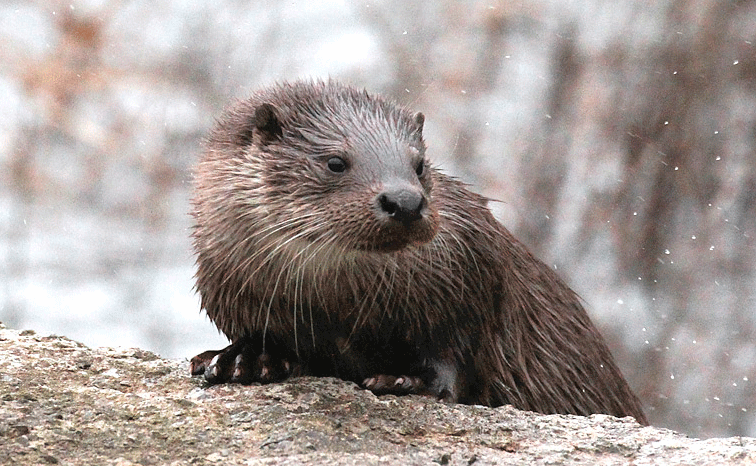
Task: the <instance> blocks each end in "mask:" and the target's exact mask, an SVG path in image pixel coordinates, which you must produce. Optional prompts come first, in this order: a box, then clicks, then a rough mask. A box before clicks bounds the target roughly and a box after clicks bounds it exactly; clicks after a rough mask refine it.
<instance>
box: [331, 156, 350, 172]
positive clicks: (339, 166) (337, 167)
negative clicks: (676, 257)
mask: <svg viewBox="0 0 756 466" xmlns="http://www.w3.org/2000/svg"><path fill="white" fill-rule="evenodd" d="M326 163H327V164H328V169H329V170H331V171H332V172H334V173H343V172H344V171H345V170H346V169H347V163H346V160H344V159H342V158H341V157H331V158H330V159H328V162H326Z"/></svg>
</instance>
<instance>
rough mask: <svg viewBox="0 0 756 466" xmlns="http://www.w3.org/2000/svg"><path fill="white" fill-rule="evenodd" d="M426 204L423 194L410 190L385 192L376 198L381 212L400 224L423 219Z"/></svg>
mask: <svg viewBox="0 0 756 466" xmlns="http://www.w3.org/2000/svg"><path fill="white" fill-rule="evenodd" d="M426 203H427V201H426V200H425V196H424V195H423V193H422V192H420V191H418V190H412V189H397V190H392V191H386V192H383V193H381V194H380V195H379V196H378V204H379V205H380V208H381V210H382V211H383V212H385V213H386V214H387V215H388V216H389V217H391V218H393V219H394V220H397V221H400V222H402V223H409V222H413V221H415V220H420V219H421V218H423V215H422V210H423V208H424V207H425V205H426Z"/></svg>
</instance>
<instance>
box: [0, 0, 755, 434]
mask: <svg viewBox="0 0 756 466" xmlns="http://www.w3.org/2000/svg"><path fill="white" fill-rule="evenodd" d="M755 47H756V1H747V0H742V1H722V0H698V1H682V0H679V1H673V0H657V1H654V2H648V1H645V0H626V1H622V2H617V1H609V0H574V1H568V0H565V1H557V0H530V1H527V2H526V1H490V2H484V1H472V0H468V1H456V0H455V1H451V0H441V1H436V2H422V3H421V2H406V1H398V0H383V1H380V0H379V1H375V2H354V3H351V2H344V1H337V0H327V1H322V2H306V1H286V2H279V1H257V2H248V1H234V0H217V1H215V2H211V3H207V2H198V1H195V2H186V1H179V0H160V1H154V0H150V1H146V0H134V1H129V2H125V1H117V0H90V1H65V2H63V1H57V0H44V1H43V0H38V1H29V0H27V1H22V2H13V1H10V0H0V96H1V98H0V321H3V322H4V323H5V324H6V325H7V326H9V327H13V328H17V329H26V328H31V329H34V330H36V331H37V332H39V333H55V334H62V335H66V336H68V337H71V338H74V339H76V340H79V341H82V342H84V343H86V344H87V345H90V346H101V345H108V346H115V345H121V346H138V347H142V348H146V349H150V350H153V351H156V352H157V353H159V354H161V355H163V356H165V357H171V358H186V357H191V356H193V355H194V354H196V353H198V352H201V351H204V350H206V349H210V348H220V347H222V346H224V345H225V344H226V341H225V339H224V338H222V337H221V336H219V335H218V333H217V332H216V330H215V329H214V327H213V326H212V324H211V323H210V322H209V321H208V320H207V318H205V317H204V314H202V313H200V310H199V304H198V298H197V296H196V295H195V294H194V292H193V290H192V285H193V279H192V276H193V258H192V252H191V244H190V241H189V228H190V224H191V218H190V216H189V215H188V213H187V212H188V211H189V198H190V188H191V166H192V165H193V164H194V163H195V161H196V160H197V157H198V155H199V153H200V140H201V138H202V136H203V135H204V134H206V132H207V131H208V129H209V127H210V126H211V125H212V124H213V121H214V120H213V119H214V117H217V116H218V115H219V113H220V112H221V110H222V109H223V107H224V106H225V105H226V104H227V103H228V102H229V101H230V99H232V98H234V97H238V98H242V97H245V96H247V95H248V94H250V93H251V92H252V91H253V90H255V89H256V88H258V87H260V86H262V85H268V84H271V83H274V82H276V81H281V80H289V79H295V78H298V77H321V78H327V77H329V76H330V77H333V78H337V79H339V80H342V81H346V82H349V83H352V84H354V85H356V86H358V87H366V88H368V89H369V90H371V91H373V92H379V93H383V94H386V95H388V96H391V97H393V98H394V99H395V100H396V101H398V102H399V103H401V104H403V105H407V106H409V107H411V108H412V109H414V110H421V111H423V112H424V113H425V115H426V119H427V120H426V121H427V123H426V129H425V136H426V139H427V141H428V144H429V155H430V157H431V158H432V159H433V160H434V162H435V164H436V165H437V166H438V167H440V168H441V169H443V170H445V171H446V172H447V173H450V174H453V175H455V176H458V177H460V178H462V179H463V180H464V181H466V182H468V183H470V184H471V185H472V189H474V190H475V191H478V192H480V193H483V194H485V195H487V196H490V197H491V198H494V199H497V200H498V202H493V203H492V204H491V206H492V209H493V210H494V212H495V214H496V216H497V217H498V218H499V220H501V221H502V222H503V223H504V224H505V225H506V226H507V227H508V228H509V229H510V230H512V231H513V232H514V233H515V234H516V235H517V236H518V237H519V238H520V239H522V240H523V241H524V242H525V243H526V244H527V245H528V246H529V247H530V248H531V249H532V250H533V251H534V252H535V253H536V254H537V255H538V256H539V257H541V258H542V259H543V260H544V261H546V262H547V263H548V264H550V265H552V266H553V267H555V268H556V269H557V270H558V271H559V272H560V273H561V275H562V276H563V277H565V278H566V279H567V281H568V282H569V283H570V284H571V285H572V286H573V288H575V290H576V291H577V292H578V293H579V294H580V295H581V296H582V297H583V299H584V300H585V303H586V307H587V309H588V311H589V313H590V314H591V316H592V317H593V319H594V321H595V322H596V324H597V325H598V326H599V327H600V328H601V330H602V332H603V334H604V335H605V337H606V339H607V341H608V343H609V344H610V346H611V349H612V351H613V352H614V355H615V356H616V358H617V360H618V363H619V365H620V367H621V368H622V369H623V371H624V373H625V374H626V376H627V378H628V380H629V382H630V384H631V385H632V386H633V388H634V389H635V390H636V392H637V393H638V395H639V396H640V398H641V399H642V401H643V403H644V405H645V409H646V411H647V413H648V416H649V418H650V419H651V421H652V423H653V424H655V425H657V426H663V427H670V428H673V429H676V430H679V431H682V432H685V433H687V434H690V435H692V436H697V437H712V436H729V435H750V436H756V389H755V388H754V384H756V338H754V337H755V336H756V266H755V265H756V262H755V260H756V244H755V243H754V241H755V240H754V238H755V237H756V48H755Z"/></svg>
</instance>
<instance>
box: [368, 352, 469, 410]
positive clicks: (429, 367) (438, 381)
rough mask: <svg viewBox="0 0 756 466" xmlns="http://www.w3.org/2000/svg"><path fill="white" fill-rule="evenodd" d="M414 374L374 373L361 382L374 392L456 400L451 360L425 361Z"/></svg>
mask: <svg viewBox="0 0 756 466" xmlns="http://www.w3.org/2000/svg"><path fill="white" fill-rule="evenodd" d="M413 372H414V371H413ZM418 374H419V375H413V376H407V375H400V376H394V375H387V374H377V375H374V376H372V377H368V378H367V379H365V380H364V381H363V382H362V385H363V386H364V387H365V388H367V389H368V390H370V391H372V392H373V393H375V394H376V395H385V394H392V395H409V394H415V395H425V396H433V397H435V398H436V399H438V400H440V401H444V402H446V403H456V402H457V400H459V395H460V393H459V392H460V383H459V378H458V371H457V367H456V366H455V365H454V363H453V362H451V361H446V360H425V361H423V364H422V365H421V366H420V368H419V372H418Z"/></svg>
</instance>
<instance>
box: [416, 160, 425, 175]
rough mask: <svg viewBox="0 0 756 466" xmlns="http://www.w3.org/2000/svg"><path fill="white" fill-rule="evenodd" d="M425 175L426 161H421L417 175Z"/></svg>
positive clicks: (417, 168)
mask: <svg viewBox="0 0 756 466" xmlns="http://www.w3.org/2000/svg"><path fill="white" fill-rule="evenodd" d="M424 173H425V160H421V161H420V163H418V164H417V167H415V174H416V175H417V176H423V174H424Z"/></svg>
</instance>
